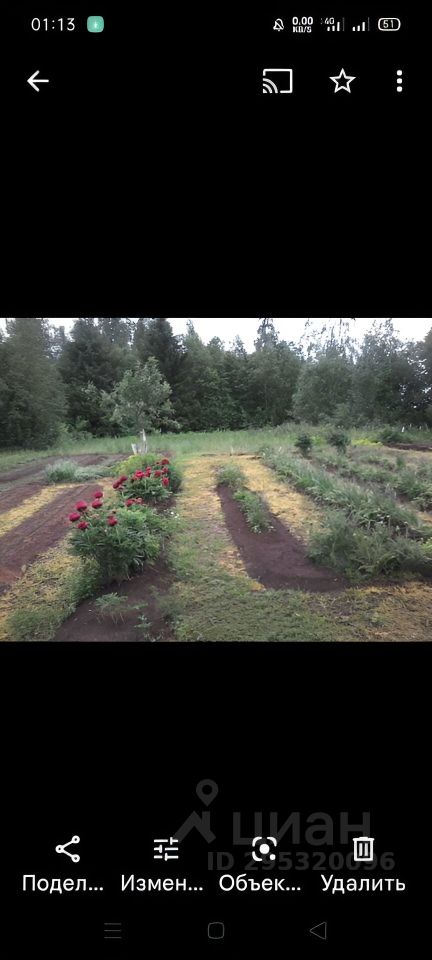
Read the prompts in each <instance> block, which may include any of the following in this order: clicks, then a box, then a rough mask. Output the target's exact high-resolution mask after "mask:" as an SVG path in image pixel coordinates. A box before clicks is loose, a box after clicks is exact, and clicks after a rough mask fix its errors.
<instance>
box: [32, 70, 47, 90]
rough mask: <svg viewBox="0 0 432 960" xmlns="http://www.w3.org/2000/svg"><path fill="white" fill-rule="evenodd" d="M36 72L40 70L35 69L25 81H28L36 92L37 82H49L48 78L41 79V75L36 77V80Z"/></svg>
mask: <svg viewBox="0 0 432 960" xmlns="http://www.w3.org/2000/svg"><path fill="white" fill-rule="evenodd" d="M38 73H40V71H39V70H35V72H34V73H33V74H32V75H31V77H29V78H28V80H27V83H29V84H30V86H31V87H33V90H36V93H39V87H38V83H49V80H43V79H42V77H38V80H37V81H36V77H37V76H38Z"/></svg>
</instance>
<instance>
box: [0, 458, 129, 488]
mask: <svg viewBox="0 0 432 960" xmlns="http://www.w3.org/2000/svg"><path fill="white" fill-rule="evenodd" d="M120 456H121V455H120V454H108V455H107V454H101V453H80V454H79V453H75V454H73V455H71V456H68V458H67V459H68V460H73V461H74V463H76V464H77V466H79V467H89V466H97V464H101V465H102V464H103V465H106V466H109V465H111V464H113V463H116V462H117V461H118V460H119V459H120ZM60 459H61V457H59V456H57V457H45V458H44V459H43V460H41V459H39V460H29V461H28V462H27V463H25V464H23V465H22V467H17V468H16V469H15V470H6V471H1V472H0V486H1V485H2V484H5V483H16V481H17V480H18V481H19V480H30V479H32V480H34V479H37V480H40V481H41V482H42V483H43V482H44V471H45V469H46V467H49V466H52V464H54V463H57V462H58V461H59V460H60Z"/></svg>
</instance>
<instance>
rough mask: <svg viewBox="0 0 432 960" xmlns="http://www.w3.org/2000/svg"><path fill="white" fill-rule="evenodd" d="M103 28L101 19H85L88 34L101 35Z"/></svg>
mask: <svg viewBox="0 0 432 960" xmlns="http://www.w3.org/2000/svg"><path fill="white" fill-rule="evenodd" d="M104 26H105V23H104V18H103V17H87V30H88V31H89V33H102V30H103V28H104Z"/></svg>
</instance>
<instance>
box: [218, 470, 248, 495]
mask: <svg viewBox="0 0 432 960" xmlns="http://www.w3.org/2000/svg"><path fill="white" fill-rule="evenodd" d="M245 482H246V477H245V475H244V473H243V471H242V470H240V467H236V466H235V464H233V463H228V464H226V465H225V466H223V467H218V469H217V471H216V483H217V485H218V486H228V487H231V490H240V489H242V488H243V487H244V486H245Z"/></svg>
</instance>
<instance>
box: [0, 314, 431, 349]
mask: <svg viewBox="0 0 432 960" xmlns="http://www.w3.org/2000/svg"><path fill="white" fill-rule="evenodd" d="M75 319H76V318H75V317H52V318H50V322H51V323H54V324H56V325H57V326H59V325H61V324H62V325H63V326H64V327H65V329H66V332H70V330H71V328H72V326H73V324H74V322H75ZM168 319H169V321H170V323H171V326H172V328H173V331H174V333H176V334H178V333H185V332H186V323H187V318H185V317H169V318H168ZM191 319H192V320H193V323H194V326H195V329H196V331H197V333H199V335H200V337H201V338H202V340H204V341H205V342H206V343H207V342H208V341H209V340H211V339H212V337H220V338H221V340H223V341H224V342H225V343H226V345H227V346H229V344H230V343H231V341H232V340H233V338H234V337H235V335H236V334H238V335H239V336H240V337H241V339H242V340H243V343H244V345H245V347H246V349H247V350H253V345H254V340H255V337H256V331H257V327H258V318H257V317H252V318H244V317H229V318H228V317H222V318H221V317H219V318H217V317H216V318H215V317H193V318H191ZM338 320H339V318H337V321H336V322H338ZM305 321H306V318H305V317H288V318H287V317H285V318H280V317H275V318H274V325H275V327H276V330H277V331H278V332H279V334H280V337H281V339H282V340H288V341H290V340H293V341H294V342H295V343H297V342H298V340H300V337H301V336H302V334H303V333H304V330H305ZM0 323H1V324H2V326H4V321H3V320H1V321H0ZM330 323H331V320H330V319H329V318H328V317H326V318H322V317H316V318H313V319H312V328H313V329H314V330H318V331H319V330H320V329H321V328H322V327H323V326H324V324H327V325H329V324H330ZM372 323H373V319H372V318H370V317H366V318H365V317H358V318H356V320H355V322H353V323H352V324H351V335H352V336H354V337H355V338H356V339H360V340H361V339H362V337H363V335H364V334H365V333H366V331H367V330H369V329H370V327H371V325H372ZM393 323H394V327H395V330H396V331H397V333H398V334H399V336H400V337H401V338H402V339H403V340H422V339H423V338H424V337H425V336H426V334H427V333H428V331H429V330H430V329H431V327H432V319H431V318H426V317H420V318H417V319H415V318H412V317H409V318H393Z"/></svg>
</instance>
